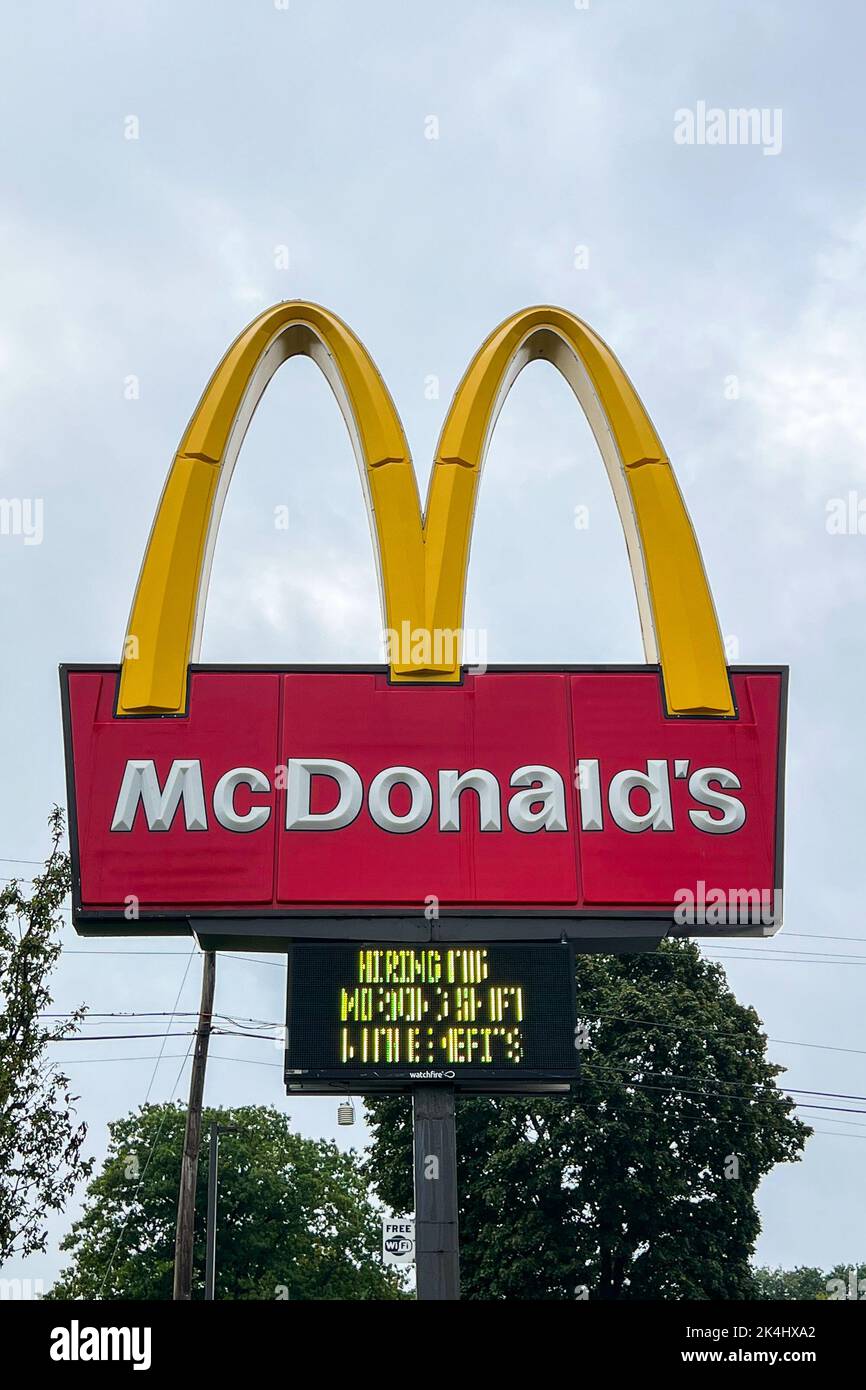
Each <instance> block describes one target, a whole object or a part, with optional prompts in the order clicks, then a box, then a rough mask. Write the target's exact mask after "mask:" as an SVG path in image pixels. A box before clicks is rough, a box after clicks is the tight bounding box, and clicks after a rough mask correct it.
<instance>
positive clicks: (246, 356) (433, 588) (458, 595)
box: [118, 300, 734, 717]
mask: <svg viewBox="0 0 866 1390" xmlns="http://www.w3.org/2000/svg"><path fill="white" fill-rule="evenodd" d="M297 354H304V355H306V356H308V357H310V358H312V360H313V361H315V362H316V363H317V364H318V366H319V367H320V368H321V369H322V371H323V373H324V374H325V376H326V378H327V380H328V382H329V384H330V385H331V388H332V390H333V391H334V394H335V396H336V398H337V401H338V403H339V405H340V408H341V410H342V412H343V416H344V418H345V420H346V424H347V426H348V429H349V434H350V437H351V439H352V444H353V447H354V450H355V455H356V458H357V461H358V466H359V470H360V474H361V481H362V486H363V489H364V494H365V498H366V501H367V507H368V512H369V515H370V521H371V530H372V535H373V549H374V553H375V556H376V561H377V566H378V573H379V584H380V592H381V598H382V611H383V618H384V622H385V625H386V628H388V629H390V630H391V631H396V632H400V631H401V630H402V629H403V627H404V625H405V624H406V623H408V624H409V628H408V630H409V631H410V632H414V633H417V632H427V633H433V634H435V633H439V632H457V631H458V630H459V629H461V628H462V620H463V607H464V600H465V592H466V577H467V569H468V561H469V547H470V542H471V534H472V524H473V518H474V512H475V504H476V499H477V494H478V483H479V480H480V476H481V470H482V467H483V463H484V457H485V454H486V450H487V446H488V443H489V440H490V436H491V433H492V430H493V427H494V425H495V423H496V418H497V415H498V413H499V410H500V408H501V406H502V402H503V401H504V399H505V396H506V395H507V393H508V391H509V389H510V387H511V385H512V384H513V382H514V380H515V378H516V377H517V375H518V373H519V372H520V370H521V369H522V367H523V366H525V365H526V363H527V362H528V361H530V360H532V359H533V358H545V359H547V360H548V361H550V362H551V363H552V364H553V365H554V366H555V367H557V368H558V369H559V370H560V371H561V372H562V374H563V375H564V377H565V378H566V380H567V381H568V382H569V384H570V385H571V387H572V389H573V390H574V393H575V395H576V396H577V398H578V400H579V401H580V404H581V406H582V407H583V409H584V412H585V413H586V416H587V419H588V420H589V424H590V426H591V428H592V430H593V433H594V435H595V439H596V441H597V443H598V446H599V449H600V451H601V454H602V457H603V458H604V462H605V466H606V468H607V472H608V476H609V478H610V481H611V485H612V487H613V492H614V496H615V498H616V502H617V507H618V509H619V514H620V519H621V521H622V525H623V529H624V532H625V538H626V545H627V549H628V555H629V561H630V564H631V569H632V575H633V578H634V583H635V590H636V593H637V600H638V608H639V611H640V618H641V629H642V633H643V641H644V649H645V653H646V659H647V661H648V662H656V661H660V662H661V667H662V674H663V679H664V689H665V699H666V703H667V708H668V712H669V713H670V714H676V715H689V714H691V715H710V716H721V717H724V716H730V715H732V714H733V713H734V708H733V702H732V697H731V689H730V683H729V681H728V674H727V667H726V665H725V657H724V649H723V646H722V640H721V636H720V633H719V626H718V621H717V619H716V614H715V609H714V606H713V600H712V596H711V594H710V590H709V585H708V583H707V579H706V575H705V573H704V568H703V563H702V561H701V555H700V551H699V549H698V545H697V541H696V539H695V534H694V531H693V529H692V525H691V522H690V520H689V517H688V513H687V512H686V509H685V505H684V503H683V499H682V496H681V494H680V491H679V488H678V486H677V482H676V478H675V477H674V473H673V469H672V468H671V465H670V461H669V460H668V458H667V456H666V455H665V452H664V449H663V447H662V444H661V441H660V440H659V437H658V435H657V434H656V432H655V429H654V428H653V425H652V422H651V421H650V418H649V416H648V415H647V413H646V411H645V409H644V407H643V405H642V404H641V401H640V399H639V397H638V395H637V393H636V391H635V390H634V387H633V386H632V384H631V382H630V381H629V379H628V377H627V376H626V374H625V372H624V371H623V369H622V367H621V366H620V364H619V362H618V361H617V359H616V357H615V356H614V354H613V353H612V352H611V350H610V348H608V347H607V345H606V344H605V343H604V342H602V340H601V339H600V338H599V337H598V336H597V335H596V334H595V333H593V332H592V330H591V329H590V328H588V327H587V325H586V324H584V323H582V322H581V320H580V319H578V318H576V317H575V316H574V315H573V314H570V313H568V312H567V311H566V310H564V309H556V308H549V307H539V308H534V309H524V310H522V311H520V312H519V313H517V314H514V315H512V317H511V318H509V319H506V321H505V322H504V323H503V324H501V325H500V326H499V327H498V328H497V329H496V330H495V331H494V332H493V333H492V334H491V335H490V337H489V338H488V339H487V341H486V342H485V343H484V344H483V345H482V347H481V348H480V349H479V351H478V353H477V354H476V356H475V357H474V358H473V360H472V362H471V363H470V365H469V368H468V370H467V372H466V375H465V376H464V378H463V380H462V382H461V383H460V386H459V387H458V389H457V391H456V393H455V396H454V400H453V401H452V404H451V408H450V410H449V412H448V416H447V419H446V421H445V424H444V426H443V430H442V434H441V436H440V439H439V446H438V448H437V452H436V459H435V463H434V468H433V472H432V474H431V479H430V488H429V492H428V499H427V507H426V510H425V513H424V515H423V516H422V514H421V509H420V503H419V498H418V490H417V483H416V479H415V471H414V468H413V467H412V461H411V457H410V454H409V449H408V446H407V443H406V438H405V435H404V433H403V428H402V425H401V423H400V419H399V416H398V414H397V411H396V409H395V407H394V404H393V402H392V400H391V397H390V395H389V394H388V391H387V389H386V387H385V384H384V382H383V381H382V379H381V377H380V376H379V373H378V371H377V370H376V367H375V365H374V363H373V361H372V359H371V358H370V356H369V354H368V353H367V351H366V349H365V348H364V346H363V344H362V343H361V342H360V340H359V339H358V338H357V337H356V336H355V335H354V334H353V333H352V332H351V330H350V329H349V328H348V327H347V326H346V324H344V323H343V322H342V320H340V319H339V318H337V316H336V315H335V314H331V313H330V312H329V311H328V310H326V309H322V308H320V307H319V306H318V305H315V304H309V303H306V302H304V301H300V300H298V301H292V302H288V303H284V304H279V305H276V306H275V307H273V308H271V309H267V310H265V312H264V313H262V314H260V315H259V316H258V318H256V319H254V320H253V322H252V323H251V324H250V325H249V326H248V327H247V328H246V329H245V330H244V331H243V333H241V335H240V337H238V338H237V339H236V340H235V342H234V343H233V344H232V345H231V347H230V348H229V350H228V352H227V353H226V354H225V356H224V358H223V359H222V361H221V362H220V364H219V366H218V367H217V369H216V371H215V373H214V375H213V377H212V378H211V380H210V382H209V383H208V386H207V388H206V389H205V392H204V394H203V396H202V398H201V400H200V402H199V404H198V407H197V408H196V411H195V413H194V415H193V417H192V419H191V421H190V423H189V425H188V427H187V430H186V432H185V434H184V436H183V438H182V440H181V442H180V446H179V448H178V452H177V454H176V455H175V458H174V461H173V463H172V466H171V468H170V470H169V474H168V478H167V480H166V484H165V487H164V489H163V494H162V498H161V500H160V503H159V507H158V509H157V513H156V517H155V519H154V524H153V529H152V531H151V534H150V539H149V541H148V544H147V549H146V551H145V556H144V561H143V564H142V569H141V574H140V577H139V581H138V586H137V589H136V593H135V597H134V599H133V605H132V612H131V615H130V623H129V629H128V635H127V642H126V647H125V649H124V658H123V665H122V671H121V681H120V692H119V698H118V714H120V715H131V714H147V713H153V714H178V713H182V712H183V711H184V709H185V704H186V687H187V680H186V676H187V668H188V666H189V663H190V662H192V661H195V660H196V658H197V654H198V649H199V643H200V639H201V630H202V622H203V618H204V607H205V601H206V596H207V586H208V580H209V576H210V564H211V557H212V554H213V547H214V544H215V541H216V534H217V530H218V527H219V521H220V516H221V513H222V506H223V502H224V499H225V494H226V491H227V489H228V485H229V482H230V481H231V475H232V471H233V469H234V465H235V462H236V459H237V456H238V453H239V451H240V447H241V444H242V442H243V438H244V435H245V433H246V430H247V428H248V426H249V423H250V420H251V419H252V416H253V412H254V411H255V408H256V405H257V404H258V401H259V399H260V398H261V395H262V392H263V391H264V389H265V387H266V386H267V384H268V382H269V381H270V378H271V377H272V376H273V374H274V372H275V371H276V370H277V368H278V367H279V366H280V365H281V363H282V362H284V361H286V359H287V358H289V357H292V356H295V355H297ZM437 645H438V644H435V643H430V644H429V646H430V647H432V648H434V649H435V647H436V646H437ZM402 655H404V656H405V657H406V658H407V659H406V660H405V661H400V660H394V661H393V662H392V666H391V673H392V677H393V678H394V679H395V680H415V681H417V680H425V681H443V680H444V681H454V680H457V679H459V674H460V670H459V659H458V660H457V661H454V660H453V659H446V660H444V661H441V662H438V663H437V662H435V661H431V662H426V663H425V664H424V665H418V664H413V658H412V657H411V655H410V654H409V653H408V652H404V653H402Z"/></svg>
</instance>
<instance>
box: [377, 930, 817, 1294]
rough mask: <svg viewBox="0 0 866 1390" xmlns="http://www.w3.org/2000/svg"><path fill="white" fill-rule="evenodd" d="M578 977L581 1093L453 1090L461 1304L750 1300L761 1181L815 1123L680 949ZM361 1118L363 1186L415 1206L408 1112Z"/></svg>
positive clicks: (674, 945)
mask: <svg viewBox="0 0 866 1390" xmlns="http://www.w3.org/2000/svg"><path fill="white" fill-rule="evenodd" d="M576 976H577V999H578V1016H579V1018H580V1019H581V1020H582V1023H583V1025H585V1032H584V1036H583V1039H582V1041H584V1042H585V1043H586V1044H587V1046H585V1047H584V1048H583V1050H582V1054H581V1055H582V1059H583V1061H582V1065H583V1072H582V1078H581V1081H580V1085H579V1089H578V1091H577V1093H576V1095H574V1096H569V1097H548V1098H543V1097H538V1098H537V1099H533V1098H527V1097H521V1098H496V1099H492V1098H491V1099H480V1098H479V1099H475V1098H465V1099H462V1100H458V1109H457V1147H458V1175H459V1188H460V1222H461V1285H462V1294H463V1297H465V1298H508V1299H573V1298H576V1297H584V1296H588V1297H589V1298H595V1299H602V1298H603V1299H638V1298H670V1299H678V1298H746V1297H749V1296H750V1293H751V1291H752V1282H751V1271H750V1268H749V1257H750V1255H751V1253H752V1250H753V1247H754V1243H755V1239H756V1237H757V1235H758V1231H759V1229H760V1221H759V1217H758V1213H757V1210H756V1207H755V1192H756V1189H757V1187H758V1184H759V1182H760V1180H761V1178H762V1177H763V1175H764V1174H765V1173H767V1172H768V1171H769V1170H770V1169H771V1168H772V1167H773V1165H774V1164H776V1163H782V1162H786V1161H793V1160H796V1159H797V1158H799V1156H800V1153H801V1151H802V1147H803V1144H804V1142H805V1139H806V1138H807V1136H808V1134H809V1133H810V1131H809V1130H808V1129H807V1127H806V1126H805V1125H803V1124H802V1123H801V1122H800V1121H799V1120H797V1119H795V1118H794V1117H793V1115H792V1109H793V1106H792V1102H791V1101H790V1099H789V1098H788V1097H787V1096H785V1095H783V1094H782V1093H781V1092H780V1091H779V1089H778V1087H777V1086H776V1084H775V1078H776V1076H777V1075H778V1074H779V1072H780V1071H781V1070H782V1069H781V1068H780V1067H777V1066H775V1065H773V1064H771V1063H770V1062H768V1060H767V1058H766V1055H765V1044H766V1038H765V1037H764V1035H763V1033H762V1032H761V1026H760V1020H759V1019H758V1017H757V1015H756V1013H755V1011H754V1010H753V1009H751V1008H745V1007H743V1006H742V1005H741V1004H738V1003H737V1001H736V999H735V998H734V996H733V995H732V993H731V991H730V990H729V989H728V987H727V984H726V981H725V976H724V972H723V970H722V968H721V966H719V965H716V964H713V963H711V962H709V961H706V960H704V959H702V958H701V956H700V954H699V952H698V950H697V948H696V947H695V946H694V945H693V944H691V943H690V942H673V941H672V942H666V943H664V944H663V945H662V947H661V948H660V949H659V950H658V951H657V952H652V953H646V954H640V955H630V956H629V955H624V956H606V955H582V956H578V958H577V965H576ZM368 1114H369V1117H370V1122H371V1126H372V1130H373V1143H372V1147H371V1150H370V1155H369V1159H368V1171H369V1173H370V1176H371V1179H372V1181H373V1183H374V1184H375V1187H376V1190H377V1191H378V1193H379V1195H380V1197H381V1198H382V1199H383V1201H385V1202H386V1203H387V1204H388V1205H389V1206H390V1207H391V1208H392V1209H393V1210H395V1211H411V1209H412V1187H411V1171H412V1170H411V1142H412V1135H411V1111H410V1106H409V1104H408V1102H407V1101H406V1100H404V1099H403V1098H391V1097H387V1098H382V1099H377V1100H374V1101H371V1102H370V1103H369V1104H368Z"/></svg>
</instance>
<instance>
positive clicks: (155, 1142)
mask: <svg viewBox="0 0 866 1390" xmlns="http://www.w3.org/2000/svg"><path fill="white" fill-rule="evenodd" d="M185 1114H186V1112H185V1109H184V1107H183V1106H181V1105H179V1104H171V1105H146V1106H143V1107H142V1108H141V1109H140V1110H138V1111H137V1112H135V1113H133V1114H131V1115H127V1116H125V1117H124V1118H123V1119H120V1120H115V1121H114V1123H113V1124H111V1125H109V1134H110V1142H109V1150H108V1155H107V1157H106V1160H105V1163H104V1165H103V1168H102V1171H101V1172H100V1173H99V1174H98V1176H97V1177H95V1178H94V1179H93V1181H92V1182H91V1183H90V1184H89V1186H88V1189H87V1196H86V1200H85V1205H84V1214H83V1216H82V1217H81V1219H80V1220H78V1221H76V1222H75V1225H74V1226H73V1227H72V1230H71V1232H70V1233H69V1235H68V1236H67V1237H66V1239H65V1240H64V1241H63V1243H62V1246H61V1249H63V1250H66V1251H69V1252H70V1253H71V1255H72V1262H71V1264H70V1266H69V1267H68V1268H67V1269H66V1270H64V1272H63V1274H62V1275H61V1277H60V1279H59V1280H58V1282H57V1283H56V1284H55V1285H54V1287H53V1289H52V1290H51V1292H50V1294H49V1297H51V1298H107V1299H117V1298H131V1299H170V1298H171V1296H172V1271H173V1262H174V1235H175V1222H176V1218H177V1194H178V1178H179V1174H180V1156H181V1150H182V1147H183V1132H184V1120H185ZM211 1120H217V1121H218V1122H219V1123H220V1124H222V1125H231V1126H233V1127H234V1128H233V1131H232V1132H230V1133H226V1134H222V1135H221V1136H220V1164H219V1211H218V1228H217V1284H216V1295H217V1298H222V1299H275V1298H290V1299H388V1298H398V1297H399V1296H400V1282H399V1279H398V1278H397V1277H396V1276H395V1274H394V1272H393V1271H392V1270H389V1269H385V1268H384V1267H383V1266H382V1265H381V1263H380V1261H379V1258H378V1251H379V1249H380V1246H381V1238H382V1237H381V1225H380V1220H379V1217H378V1215H377V1213H376V1211H375V1210H374V1207H373V1205H372V1203H371V1201H370V1196H369V1192H368V1189H367V1184H366V1180H365V1178H364V1175H363V1173H362V1171H361V1168H360V1165H359V1164H358V1162H357V1159H356V1157H355V1155H354V1154H352V1153H341V1152H340V1151H339V1150H338V1149H337V1147H336V1145H334V1144H333V1143H329V1142H325V1141H323V1140H319V1141H315V1140H312V1139H304V1138H302V1137H301V1136H300V1135H299V1134H295V1133H293V1131H292V1129H291V1127H290V1120H289V1117H288V1115H283V1114H280V1113H279V1112H278V1111H277V1110H275V1109H274V1108H273V1107H266V1106H255V1105H247V1106H240V1107H239V1108H237V1109H226V1110H222V1109H220V1110H205V1112H204V1133H205V1134H206V1133H207V1130H208V1126H209V1124H210V1122H211ZM206 1210H207V1144H206V1143H204V1144H202V1153H201V1158H200V1163H199V1171H198V1184H197V1188H196V1226H195V1236H196V1241H195V1257H194V1258H195V1269H194V1279H193V1296H194V1297H201V1296H202V1294H203V1290H204V1251H205V1236H206V1216H205V1214H206Z"/></svg>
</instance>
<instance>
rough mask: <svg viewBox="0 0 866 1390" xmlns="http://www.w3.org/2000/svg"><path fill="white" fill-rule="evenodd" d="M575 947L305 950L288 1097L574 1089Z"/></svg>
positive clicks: (289, 1051) (292, 1006)
mask: <svg viewBox="0 0 866 1390" xmlns="http://www.w3.org/2000/svg"><path fill="white" fill-rule="evenodd" d="M577 1055H578V1054H577V1050H576V1048H575V982H574V964H573V956H572V950H571V947H570V946H568V945H566V944H561V943H558V942H536V943H531V944H508V945H498V944H496V945H494V944H485V945H460V946H455V945H447V944H440V945H426V944H425V945H418V946H403V945H400V944H394V943H389V944H375V943H369V942H364V943H340V944H337V943H334V942H329V943H318V942H306V943H296V944H295V945H293V946H292V948H291V950H290V952H289V985H288V1004H287V1011H286V1088H287V1090H288V1091H290V1092H292V1091H308V1092H309V1091H313V1092H320V1093H328V1092H333V1091H346V1092H350V1093H351V1092H354V1093H355V1094H363V1093H365V1092H374V1091H387V1090H409V1089H411V1087H412V1086H413V1085H415V1084H420V1083H422V1082H423V1083H425V1084H427V1083H430V1082H434V1083H435V1082H441V1083H443V1084H445V1085H452V1086H455V1087H456V1088H458V1089H461V1090H468V1091H475V1092H484V1091H497V1092H502V1091H517V1092H521V1091H537V1090H567V1089H568V1088H569V1086H570V1085H571V1083H572V1081H573V1080H574V1078H575V1075H576V1071H577Z"/></svg>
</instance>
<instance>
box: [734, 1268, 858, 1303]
mask: <svg viewBox="0 0 866 1390" xmlns="http://www.w3.org/2000/svg"><path fill="white" fill-rule="evenodd" d="M752 1282H753V1286H754V1287H753V1291H752V1295H751V1296H752V1298H758V1299H792V1298H796V1299H804V1298H805V1299H819V1300H825V1299H830V1300H841V1299H850V1298H857V1299H863V1298H866V1264H861V1265H844V1264H839V1265H834V1266H833V1268H832V1269H831V1270H830V1271H829V1272H828V1271H826V1270H823V1269H815V1268H814V1266H807V1265H798V1266H797V1268H796V1269H769V1268H767V1266H765V1265H759V1266H758V1267H757V1268H756V1269H753V1270H752Z"/></svg>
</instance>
